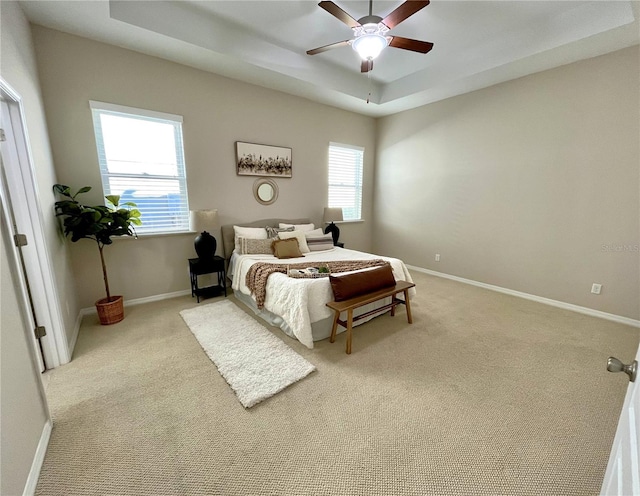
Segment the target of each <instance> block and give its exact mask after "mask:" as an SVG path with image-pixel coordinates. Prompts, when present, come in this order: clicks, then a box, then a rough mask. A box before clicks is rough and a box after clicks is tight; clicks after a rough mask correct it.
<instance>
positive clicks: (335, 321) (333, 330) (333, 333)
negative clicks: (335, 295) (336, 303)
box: [329, 310, 340, 343]
mask: <svg viewBox="0 0 640 496" xmlns="http://www.w3.org/2000/svg"><path fill="white" fill-rule="evenodd" d="M333 313H334V315H333V327H332V328H331V337H330V338H329V342H330V343H333V342H335V340H336V331H337V329H338V318H339V317H340V312H338V311H337V310H334V311H333Z"/></svg>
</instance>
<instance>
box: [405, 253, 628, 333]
mask: <svg viewBox="0 0 640 496" xmlns="http://www.w3.org/2000/svg"><path fill="white" fill-rule="evenodd" d="M407 267H408V268H409V269H411V270H415V271H417V272H423V273H425V274H429V275H432V276H436V277H442V278H444V279H451V280H452V281H457V282H462V283H464V284H470V285H471V286H478V287H480V288H484V289H489V290H491V291H497V292H498V293H504V294H508V295H511V296H517V297H518V298H524V299H525V300H532V301H537V302H538V303H544V304H545V305H551V306H552V307H558V308H564V309H565V310H571V311H572V312H577V313H582V314H585V315H591V316H592V317H598V318H601V319H605V320H611V321H613V322H618V323H620V324H626V325H630V326H633V327H640V320H635V319H631V318H629V317H623V316H622V315H615V314H613V313H607V312H601V311H600V310H594V309H593V308H587V307H581V306H579V305H574V304H572V303H565V302H564V301H558V300H552V299H550V298H544V297H543V296H536V295H532V294H529V293H523V292H521V291H515V290H513V289H508V288H503V287H500V286H494V285H493V284H486V283H484V282H478V281H474V280H472V279H465V278H463V277H458V276H452V275H450V274H445V273H444V272H436V271H435V270H430V269H423V268H422V267H416V266H414V265H407Z"/></svg>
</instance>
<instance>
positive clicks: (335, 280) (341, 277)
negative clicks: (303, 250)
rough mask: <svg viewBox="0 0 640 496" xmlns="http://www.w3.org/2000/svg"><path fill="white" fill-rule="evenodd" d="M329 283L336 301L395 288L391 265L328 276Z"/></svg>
mask: <svg viewBox="0 0 640 496" xmlns="http://www.w3.org/2000/svg"><path fill="white" fill-rule="evenodd" d="M329 283H330V284H331V289H332V290H333V296H334V299H335V300H336V301H344V300H348V299H350V298H353V297H355V296H360V295H363V294H366V293H373V292H374V291H378V290H379V289H382V288H387V287H391V286H395V284H396V280H395V278H394V277H393V270H392V269H391V265H390V264H387V265H383V266H381V267H374V268H371V269H364V270H359V271H358V272H348V273H345V274H335V275H334V274H330V275H329Z"/></svg>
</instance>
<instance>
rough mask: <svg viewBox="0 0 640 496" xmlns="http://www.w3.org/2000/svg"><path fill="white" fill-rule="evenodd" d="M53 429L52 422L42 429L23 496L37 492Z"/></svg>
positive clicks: (29, 495) (48, 422)
mask: <svg viewBox="0 0 640 496" xmlns="http://www.w3.org/2000/svg"><path fill="white" fill-rule="evenodd" d="M51 429H52V424H51V420H47V422H46V423H45V424H44V427H43V429H42V435H41V436H40V442H39V443H38V447H37V449H36V453H35V456H34V457H33V463H32V464H31V470H30V471H29V477H27V483H26V484H25V485H24V491H23V493H22V496H33V495H34V494H35V492H36V486H37V485H38V479H39V478H40V470H41V469H42V463H43V462H44V456H45V455H46V454H47V447H48V446H49V439H50V438H51Z"/></svg>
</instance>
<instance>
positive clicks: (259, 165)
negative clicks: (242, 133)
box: [236, 141, 292, 177]
mask: <svg viewBox="0 0 640 496" xmlns="http://www.w3.org/2000/svg"><path fill="white" fill-rule="evenodd" d="M236 166H237V171H238V175H239V176H269V177H291V173H292V164H291V148H283V147H281V146H269V145H258V144H256V143H244V142H242V141H236Z"/></svg>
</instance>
